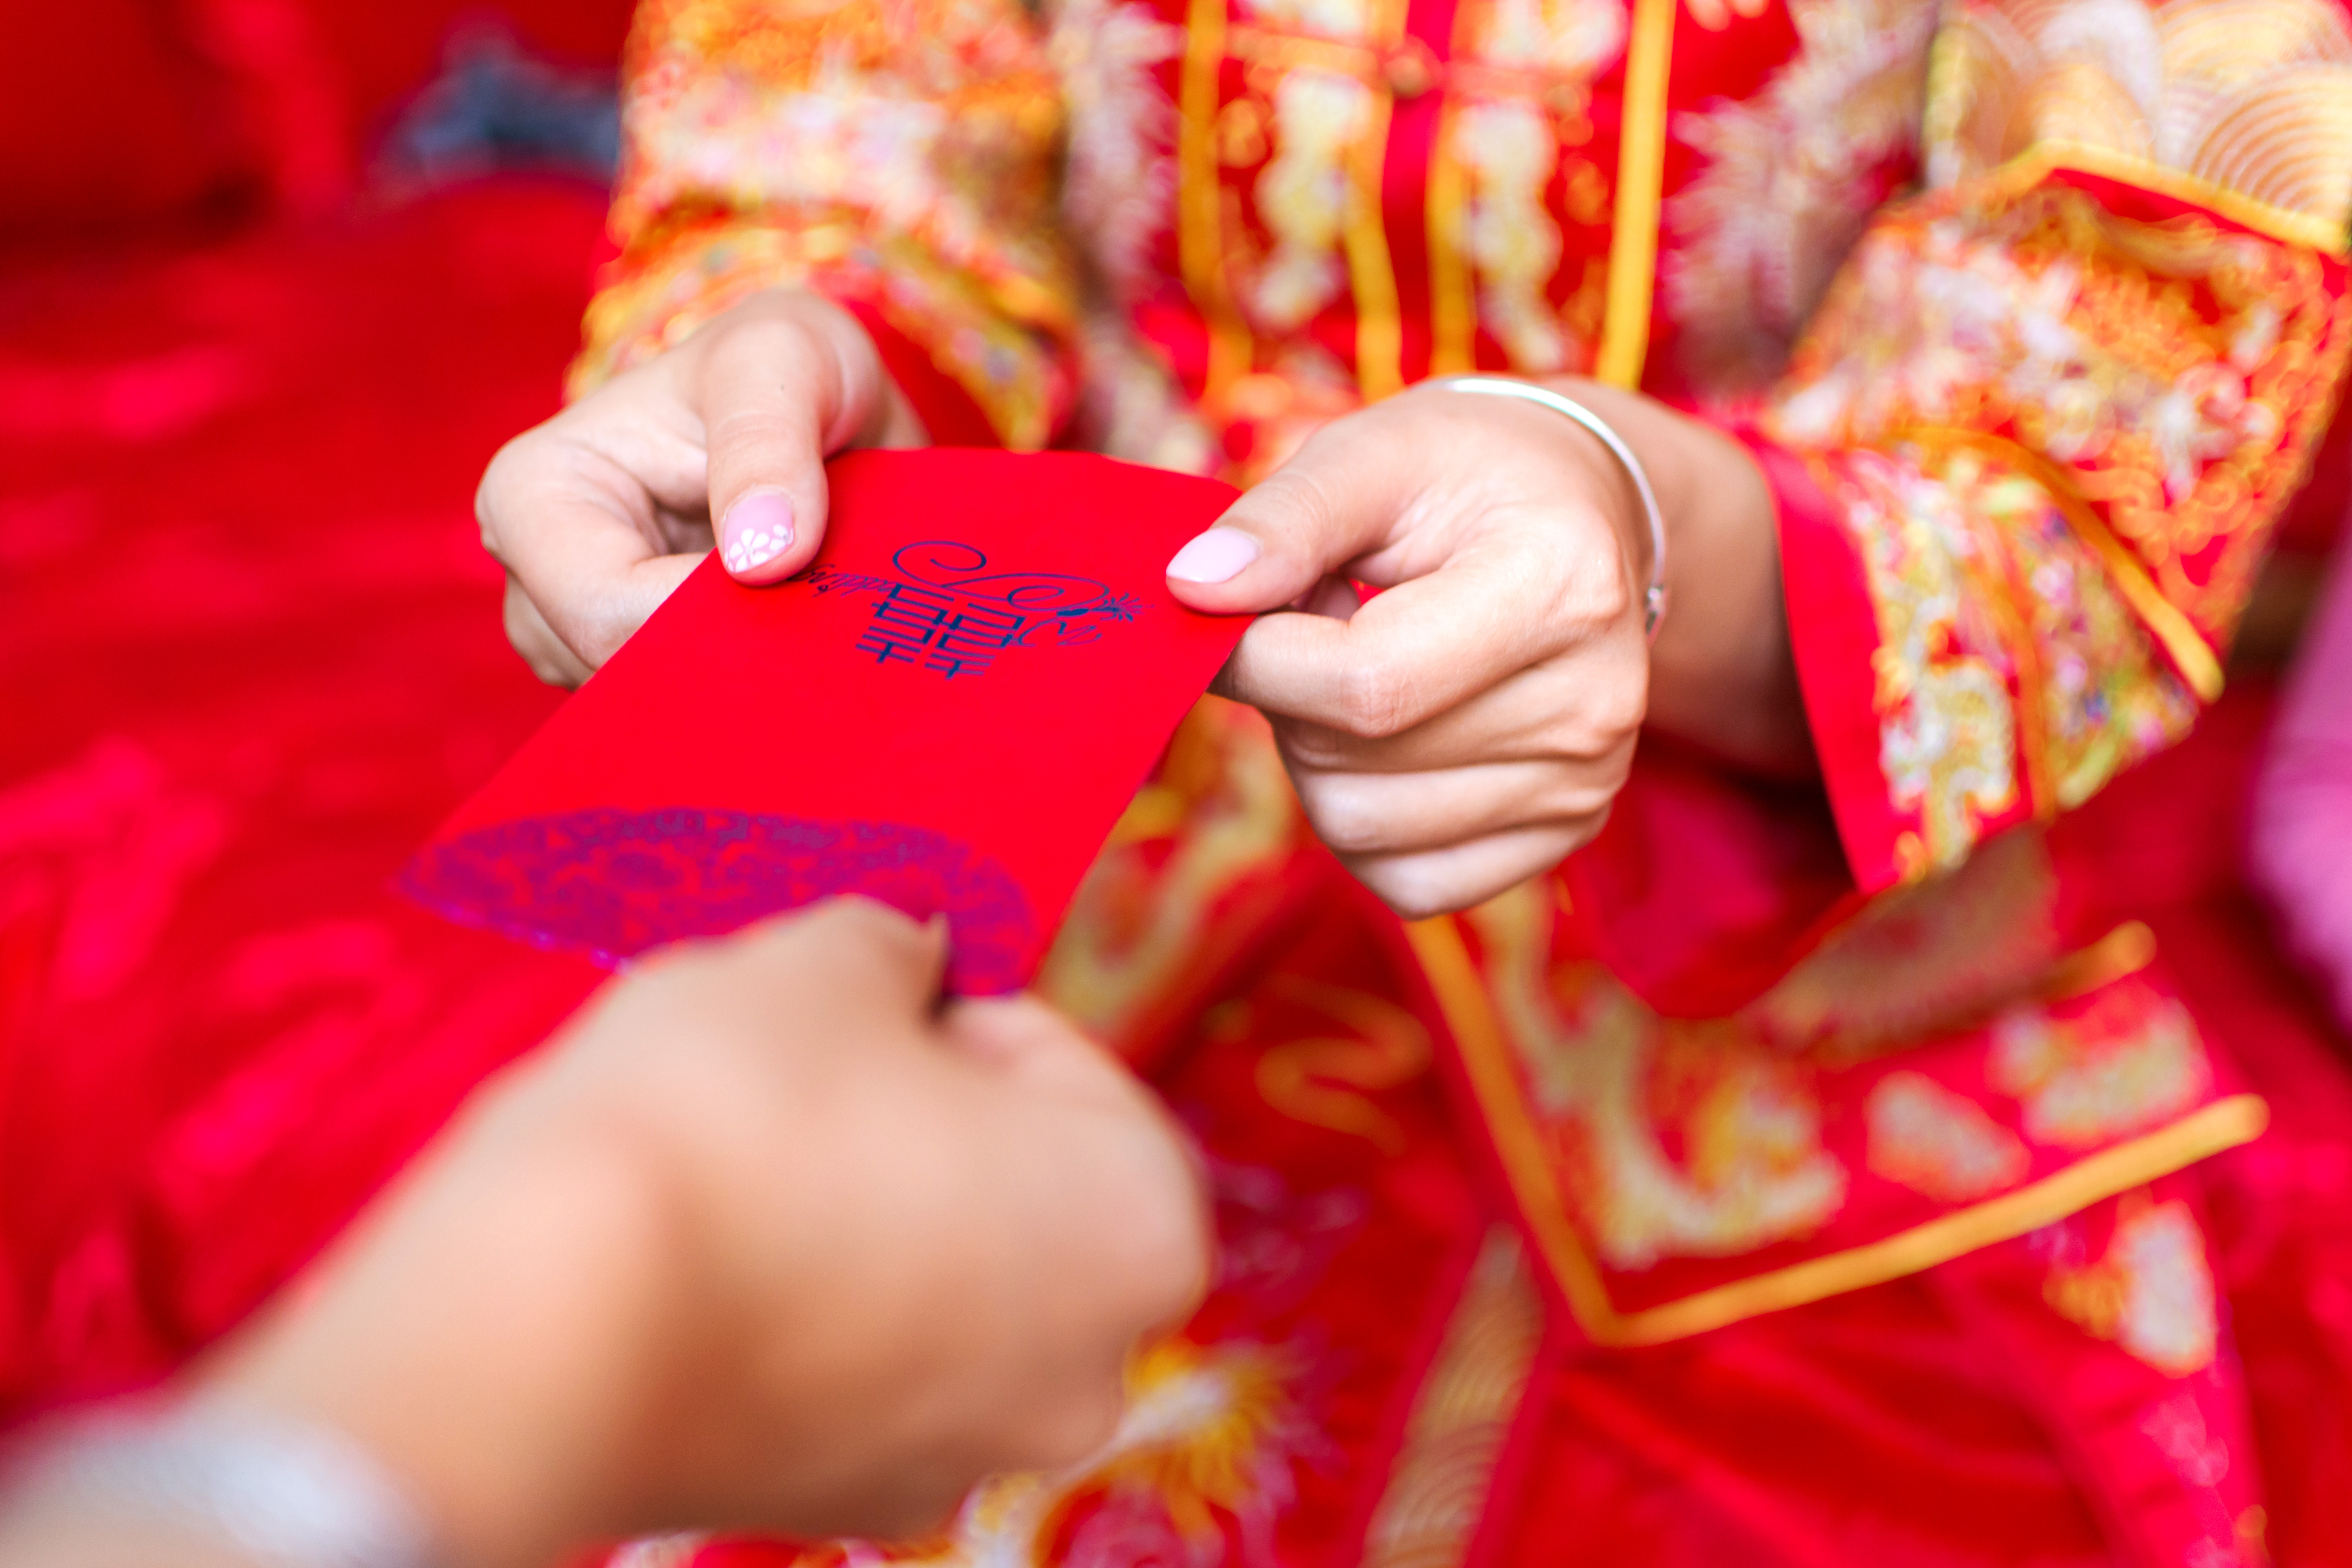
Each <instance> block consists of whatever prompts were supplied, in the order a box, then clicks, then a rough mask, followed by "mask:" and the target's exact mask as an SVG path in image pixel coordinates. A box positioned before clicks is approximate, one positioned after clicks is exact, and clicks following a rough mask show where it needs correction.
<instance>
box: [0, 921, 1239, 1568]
mask: <svg viewBox="0 0 2352 1568" xmlns="http://www.w3.org/2000/svg"><path fill="white" fill-rule="evenodd" d="M943 947H944V935H943V931H942V929H941V928H939V927H936V926H935V927H931V928H925V927H920V926H917V925H915V924H914V923H912V922H910V921H907V920H906V919H904V918H903V917H901V916H898V915H897V914H895V913H893V912H891V911H889V910H885V909H883V908H882V907H880V906H878V905H875V904H870V903H865V902H862V901H856V900H845V901H841V902H836V903H834V904H831V905H829V906H825V907H823V908H821V909H819V910H815V911H814V912H811V913H808V914H804V915H802V916H799V917H797V918H789V919H784V920H780V921H773V922H771V923H769V924H767V925H764V926H761V927H759V928H756V929H754V930H752V931H749V932H746V933H744V934H743V935H741V936H739V937H737V938H735V939H732V940H730V941H727V942H713V943H707V944H698V945H694V946H689V947H683V948H679V949H676V950H672V951H671V952H667V953H665V954H663V955H661V956H658V957H656V958H654V959H652V960H650V961H648V962H646V963H644V964H642V965H640V966H639V967H638V968H637V969H636V970H635V972H633V973H631V974H630V975H629V976H627V977H626V978H625V979H623V980H621V981H618V982H616V983H615V984H613V985H611V986H610V987H608V988H607V989H606V990H605V991H604V993H603V994H601V995H600V996H599V997H598V998H597V999H595V1000H594V1001H593V1002H592V1003H591V1004H590V1005H589V1006H588V1007H586V1008H585V1009H583V1012H582V1013H581V1015H580V1016H578V1017H577V1018H576V1019H575V1020H574V1021H573V1022H572V1024H571V1025H570V1026H567V1027H566V1029H565V1030H564V1031H563V1032H562V1034H561V1035H560V1036H558V1037H556V1039H555V1040H554V1041H553V1042H552V1043H551V1045H550V1046H549V1047H546V1048H545V1050H543V1051H542V1052H541V1054H539V1055H538V1056H537V1057H535V1058H531V1059H530V1060H528V1061H526V1062H525V1063H523V1064H521V1065H520V1066H518V1067H516V1068H512V1069H509V1072H508V1073H507V1074H506V1075H504V1076H503V1077H502V1078H501V1079H497V1080H494V1081H493V1082H492V1083H491V1084H490V1085H488V1086H486V1088H485V1089H483V1090H482V1092H481V1093H480V1094H479V1095H478V1098H477V1100H475V1101H474V1102H473V1104H472V1105H470V1106H469V1107H468V1108H467V1110H465V1111H464V1112H463V1113H462V1114H461V1115H460V1117H459V1118H458V1120H457V1121H456V1122H455V1123H454V1124H453V1125H452V1126H451V1127H450V1128H449V1129H448V1130H447V1131H446V1133H445V1134H444V1135H443V1136H442V1138H441V1139H440V1140H439V1142H437V1143H436V1144H435V1145H434V1146H433V1148H432V1149H430V1150H429V1151H428V1152H427V1153H426V1154H425V1156H424V1157H422V1158H421V1159H420V1160H419V1161H418V1163H415V1165H413V1166H412V1167H411V1168H410V1170H409V1171H408V1173H406V1174H405V1175H404V1177H403V1178H402V1179H401V1181H400V1182H399V1183H398V1184H396V1185H395V1186H394V1188H393V1189H392V1190H391V1191H390V1192H389V1193H388V1194H386V1195H385V1196H384V1197H383V1199H382V1200H380V1201H379V1202H378V1204H377V1205H376V1206H375V1207H374V1208H373V1210H371V1211H370V1212H369V1213H368V1214H367V1215H363V1216H362V1220H361V1221H360V1222H359V1224H358V1225H357V1226H355V1227H354V1228H353V1230H352V1232H351V1233H350V1234H349V1235H348V1236H347V1237H345V1238H344V1239H343V1240H342V1242H341V1243H340V1244H339V1246H338V1247H336V1249H335V1250H333V1251H332V1252H331V1253H330V1254H329V1255H328V1256H327V1257H326V1258H325V1259H324V1260H323V1261H322V1262H321V1263H320V1265H319V1266H317V1267H316V1268H314V1269H313V1270H312V1272H311V1274H310V1276H308V1277H306V1279H304V1280H303V1281H302V1282H300V1283H299V1285H298V1286H297V1287H296V1288H295V1289H292V1290H290V1291H289V1292H288V1295H287V1298H286V1299H285V1300H282V1301H281V1302H280V1303H279V1304H278V1305H277V1306H276V1307H275V1308H274V1309H273V1310H270V1311H269V1312H268V1313H266V1314H265V1315H264V1316H263V1318H262V1319H260V1320H258V1321H257V1322H256V1323H255V1324H253V1325H252V1326H250V1327H249V1328H248V1329H247V1331H245V1332H244V1333H243V1335H242V1336H241V1337H240V1338H238V1339H236V1340H233V1341H232V1342H230V1343H229V1344H228V1345H227V1346H226V1347H225V1348H224V1350H223V1351H222V1352H216V1354H215V1357H214V1358H213V1361H212V1363H210V1367H209V1371H208V1373H206V1375H205V1376H203V1377H202V1378H201V1379H200V1380H199V1381H197V1382H196V1383H195V1384H194V1385H193V1386H192V1388H191V1389H190V1390H189V1391H188V1397H189V1400H190V1405H191V1408H192V1409H194V1410H196V1411H202V1410H204V1409H205V1408H206V1407H215V1408H227V1409H234V1410H237V1411H242V1412H258V1413H260V1414H261V1415H265V1416H267V1417H268V1418H271V1419H278V1420H283V1421H286V1422H289V1423H292V1424H295V1425H296V1426H298V1427H299V1428H304V1429H311V1430H317V1431H321V1432H331V1433H333V1434H337V1435H339V1436H341V1437H345V1438H348V1439H350V1440H351V1441H352V1443H354V1444H356V1445H357V1447H358V1448H359V1449H360V1450H361V1451H362V1452H363V1453H365V1454H366V1455H368V1456H370V1457H371V1458H373V1460H374V1462H375V1463H376V1465H377V1466H378V1467H380V1468H381V1469H382V1470H383V1474H384V1475H385V1477H387V1478H388V1479H391V1480H392V1481H393V1482H394V1484H395V1485H396V1487H397V1488H398V1489H399V1490H400V1491H401V1492H403V1493H404V1494H406V1496H407V1497H408V1498H409V1499H411V1500H413V1501H414V1503H415V1505H416V1507H417V1509H418V1510H419V1511H420V1513H421V1516H422V1517H423V1519H424V1520H425V1521H426V1522H427V1524H428V1527H429V1530H430V1532H431V1534H432V1535H433V1537H434V1538H435V1540H436V1544H437V1545H438V1547H439V1548H440V1550H441V1551H442V1552H443V1553H444V1554H445V1555H446V1557H447V1559H448V1560H449V1561H451V1562H454V1563H459V1564H463V1565H467V1568H509V1565H515V1568H520V1565H524V1564H539V1563H548V1562H551V1561H554V1560H555V1559H556V1558H558V1557H559V1556H561V1555H562V1553H564V1552H568V1551H572V1550H575V1549H577V1548H578V1547H579V1546H580V1545H582V1544H583V1543H584V1542H591V1541H594V1540H600V1539H609V1538H614V1537H618V1536H623V1535H627V1534H631V1533H636V1532H640V1531H649V1530H656V1529H667V1528H679V1527H689V1526H695V1527H702V1526H709V1527H738V1528H761V1529H766V1530H773V1531H783V1532H787V1533H792V1534H796V1535H803V1536H807V1535H823V1534H832V1533H848V1532H855V1533H860V1534H869V1535H893V1534H904V1533H909V1532H913V1531H920V1530H923V1529H926V1528H929V1527H931V1526H935V1525H937V1524H939V1523H940V1522H941V1521H943V1520H944V1519H945V1517H946V1516H947V1514H948V1512H949V1511H950V1510H951V1509H952V1508H953V1507H954V1505H955V1503H956V1501H957V1500H959V1499H960V1498H961V1496H962V1494H963V1493H964V1491H965V1490H966V1489H968V1488H969V1487H970V1486H971V1484H972V1483H973V1482H974V1481H976V1480H978V1479H981V1478H982V1476H984V1475H986V1474H989V1473H991V1472H993V1471H998V1470H1005V1469H1025V1468H1045V1467H1051V1466H1055V1465H1060V1464H1064V1463H1067V1462H1070V1461H1073V1460H1075V1459H1076V1458H1080V1457H1082V1456H1083V1455H1084V1454H1085V1453H1086V1452H1087V1451H1088V1450H1089V1449H1090V1448H1092V1447H1096V1446H1097V1445H1098V1444H1099V1443H1101V1442H1102V1441H1103V1440H1105V1439H1106V1438H1108V1436H1109V1435H1110V1432H1111V1430H1112V1428H1113V1426H1115V1424H1116V1422H1117V1419H1118V1414H1119V1410H1120V1402H1121V1379H1122V1373H1123V1367H1124V1363H1125V1361H1126V1358H1127V1356H1128V1354H1129V1351H1130V1349H1131V1347H1132V1346H1133V1344H1134V1342H1136V1340H1137V1338H1138V1337H1139V1335H1141V1334H1143V1333H1145V1332H1147V1331H1150V1330H1151V1329H1153V1328H1155V1327H1158V1326H1162V1325H1167V1324H1170V1323H1171V1322H1172V1321H1175V1320H1176V1319H1178V1318H1179V1317H1180V1316H1181V1314H1182V1313H1183V1312H1184V1311H1185V1310H1187V1308H1188V1306H1189V1304H1190V1303H1191V1302H1192V1300H1194V1298H1195V1296H1196V1295H1197V1293H1198V1291H1199V1290H1200V1289H1202V1285H1203V1284H1204V1282H1205V1273H1206V1268H1207V1236H1208V1230H1207V1219H1206V1211H1205V1208H1204V1205H1203V1203H1202V1197H1201V1195H1200V1192H1199V1188H1198V1184H1197V1181H1196V1178H1195V1175H1194V1172H1193V1169H1192V1164H1191V1163H1190V1161H1189V1159H1188V1156H1187V1155H1186V1153H1185V1152H1184V1150H1183V1148H1182V1146H1181V1143H1180V1142H1179V1141H1178V1138H1177V1136H1176V1133H1175V1131H1173V1128H1172V1126H1171V1123H1170V1121H1168V1119H1167V1118H1166V1116H1165V1115H1164V1113H1163V1112H1162V1111H1161V1110H1160V1109H1159V1107H1158V1106H1157V1104H1156V1102H1154V1101H1153V1100H1151V1099H1150V1096H1149V1095H1147V1094H1146V1093H1145V1092H1144V1091H1143V1090H1142V1089H1140V1088H1139V1087H1138V1086H1137V1085H1136V1084H1135V1082H1134V1081H1133V1080H1132V1079H1130V1078H1129V1076H1128V1075H1127V1073H1126V1072H1125V1070H1124V1069H1123V1068H1120V1067H1119V1066H1118V1064H1117V1063H1116V1062H1115V1061H1113V1060H1111V1059H1110V1058H1108V1057H1107V1056H1105V1055H1104V1054H1103V1053H1102V1052H1101V1051H1100V1050H1099V1049H1098V1048H1097V1047H1094V1046H1093V1045H1091V1044H1090V1043H1089V1042H1087V1040H1086V1039H1084V1038H1083V1037H1080V1036H1079V1035H1078V1034H1077V1033H1076V1032H1075V1031H1074V1030H1073V1029H1071V1028H1070V1027H1069V1026H1067V1025H1066V1024H1064V1023H1063V1022H1062V1021H1061V1020H1060V1019H1058V1018H1057V1017H1056V1016H1055V1015H1053V1014H1052V1013H1051V1012H1049V1011H1048V1010H1046V1009H1045V1007H1044V1006H1042V1005H1039V1004H1037V1003H1035V1002H1034V1001H1030V1000H1026V999H1019V1000H1006V1001H987V1002H962V1003H954V1004H950V1005H948V1006H947V1007H945V1008H944V1009H943V1010H935V1008H934V1005H933V1003H934V997H935V995H936V993H937V987H938V984H939V974H940V963H941V959H942V956H943ZM106 1512H107V1510H89V1509H85V1510H82V1511H80V1512H79V1513H77V1512H75V1511H74V1510H71V1509H66V1510H62V1511H60V1510H58V1509H56V1508H51V1509H47V1510H45V1509H44V1508H43V1506H42V1502H41V1500H40V1499H39V1498H38V1497H37V1496H34V1497H31V1498H29V1499H26V1500H22V1502H21V1505H20V1507H19V1509H18V1510H17V1513H16V1519H15V1521H14V1523H13V1524H12V1523H9V1522H7V1521H5V1520H0V1557H6V1558H8V1559H9V1560H10V1561H26V1562H31V1561H44V1562H48V1563H58V1564H65V1563H77V1564H79V1563H101V1562H103V1563H111V1564H131V1563H147V1562H151V1561H152V1562H156V1563H162V1562H173V1563H187V1562H198V1561H203V1562H210V1561H213V1560H214V1559H213V1558H212V1557H209V1556H206V1555H205V1553H204V1552H203V1551H202V1550H200V1549H199V1550H194V1551H191V1550H189V1548H188V1543H187V1542H184V1541H183V1542H178V1543H176V1544H175V1543H173V1542H172V1541H171V1540H170V1539H169V1538H168V1536H166V1537H163V1538H161V1544H160V1545H157V1546H155V1547H154V1549H153V1551H152V1553H151V1554H148V1555H142V1553H141V1551H140V1550H139V1549H138V1547H137V1542H138V1540H139V1539H140V1538H139V1537H138V1536H137V1535H136V1530H137V1528H138V1523H137V1521H136V1519H135V1517H133V1518H131V1519H130V1520H129V1521H128V1522H126V1521H124V1520H122V1519H112V1520H110V1519H109V1518H108V1517H106ZM124 1530H130V1531H132V1532H133V1533H132V1535H131V1538H130V1542H131V1543H130V1545H129V1547H127V1548H126V1546H125V1543H124V1540H123V1538H122V1537H121V1531H124ZM110 1531H111V1532H112V1533H110ZM217 1544H218V1543H217V1542H215V1545H217ZM19 1552H23V1553H24V1555H21V1556H20V1555H18V1553H19ZM219 1561H222V1562H230V1563H233V1562H236V1561H237V1559H236V1557H235V1555H234V1554H231V1555H227V1556H223V1557H221V1558H219Z"/></svg>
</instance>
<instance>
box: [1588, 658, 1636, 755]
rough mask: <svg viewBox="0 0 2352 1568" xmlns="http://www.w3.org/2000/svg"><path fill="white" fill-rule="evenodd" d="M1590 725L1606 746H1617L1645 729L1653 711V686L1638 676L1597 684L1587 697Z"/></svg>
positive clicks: (1592, 686) (1593, 685) (1594, 683)
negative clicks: (1645, 722) (1645, 721)
mask: <svg viewBox="0 0 2352 1568" xmlns="http://www.w3.org/2000/svg"><path fill="white" fill-rule="evenodd" d="M1586 703H1587V708H1586V722H1587V723H1588V724H1589V725H1590V726H1591V728H1592V730H1593V731H1595V732H1596V733H1597V734H1598V735H1600V736H1601V738H1602V739H1603V741H1604V742H1605V746H1609V747H1613V746H1615V745H1616V744H1617V743H1618V742H1622V740H1623V739H1624V738H1625V737H1626V736H1628V735H1631V734H1633V732H1634V731H1637V730H1639V729H1640V728H1641V727H1642V721H1643V719H1644V718H1646V717H1648V715H1649V710H1650V692H1649V683H1648V682H1647V681H1646V680H1643V679H1641V677H1640V676H1639V674H1638V673H1636V674H1634V675H1633V676H1631V677H1629V678H1627V679H1618V680H1600V681H1595V682H1593V684H1592V685H1591V688H1590V689H1588V692H1587V696H1586Z"/></svg>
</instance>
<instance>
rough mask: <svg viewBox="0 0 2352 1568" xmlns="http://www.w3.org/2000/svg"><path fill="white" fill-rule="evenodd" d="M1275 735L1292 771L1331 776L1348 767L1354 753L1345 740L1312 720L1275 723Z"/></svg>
mask: <svg viewBox="0 0 2352 1568" xmlns="http://www.w3.org/2000/svg"><path fill="white" fill-rule="evenodd" d="M1274 733H1275V740H1276V742H1277V743H1279V745H1280V746H1281V748H1282V754H1283V756H1284V758H1285V759H1286V760H1287V761H1288V762H1289V763H1290V764H1291V766H1292V767H1294V768H1303V769H1306V770H1307V771H1308V772H1311V773H1332V772H1336V771H1337V770H1339V769H1340V768H1343V767H1345V766H1347V765H1348V762H1349V758H1350V756H1351V755H1352V754H1353V753H1352V748H1351V747H1350V746H1349V740H1348V737H1346V736H1344V735H1342V734H1341V733H1340V732H1339V731H1336V730H1334V729H1332V728H1331V727H1330V726H1329V725H1328V724H1318V723H1316V722H1314V721H1312V720H1305V719H1280V720H1276V722H1275V726H1274Z"/></svg>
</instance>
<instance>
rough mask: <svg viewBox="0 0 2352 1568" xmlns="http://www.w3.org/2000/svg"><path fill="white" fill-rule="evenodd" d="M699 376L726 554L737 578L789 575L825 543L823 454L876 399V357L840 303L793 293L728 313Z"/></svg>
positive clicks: (715, 523) (762, 580)
mask: <svg viewBox="0 0 2352 1568" xmlns="http://www.w3.org/2000/svg"><path fill="white" fill-rule="evenodd" d="M836 318H837V319H836ZM699 382H700V386H699V391H700V394H701V396H700V404H701V414H702V421H703V428H704V430H705V432H706V439H707V440H708V442H709V465H710V470H709V485H710V521H711V531H712V532H713V534H714V535H715V536H716V538H717V542H718V547H719V560H720V561H721V562H722V563H724V564H725V565H726V568H727V571H728V573H729V574H730V575H731V576H732V577H734V578H735V580H736V581H738V582H740V583H752V584H766V583H777V582H782V580H783V579H784V578H786V577H789V576H791V575H792V574H793V573H795V572H798V571H799V570H800V569H801V568H802V567H803V566H805V565H807V564H808V563H809V562H810V560H811V559H813V558H814V556H815V554H816V552H817V548H818V546H820V545H821V544H823V543H824V524H825V512H826V500H827V495H826V486H825V476H824V459H825V455H826V454H827V453H828V452H831V451H833V450H834V449H835V448H836V447H842V446H845V445H847V444H848V441H849V439H850V437H852V436H853V435H854V434H855V433H856V431H857V430H858V429H859V428H861V427H862V426H864V425H865V424H866V421H867V419H868V418H869V416H871V415H872V413H873V411H874V409H875V407H876V405H877V403H878V402H879V401H880V399H881V396H882V368H881V361H880V358H879V356H877V354H876V353H875V352H874V346H873V344H872V343H871V342H868V341H867V340H866V334H865V331H864V330H863V329H862V328H860V327H859V326H858V325H857V323H856V320H855V319H854V318H852V317H850V316H849V315H848V314H847V313H846V312H845V311H843V310H840V309H839V308H838V307H835V306H833V305H831V304H829V303H826V302H824V301H812V300H781V301H778V302H777V303H776V304H774V305H773V306H772V307H769V308H767V309H763V310H759V311H757V312H756V313H753V314H751V315H748V316H747V317H745V318H744V319H742V320H740V321H732V322H730V323H729V325H728V327H727V330H726V332H725V335H724V336H723V337H722V338H720V339H719V341H717V342H713V343H711V344H710V345H709V352H708V353H707V355H706V357H705V358H704V360H703V362H702V364H701V367H700V375H699Z"/></svg>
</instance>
